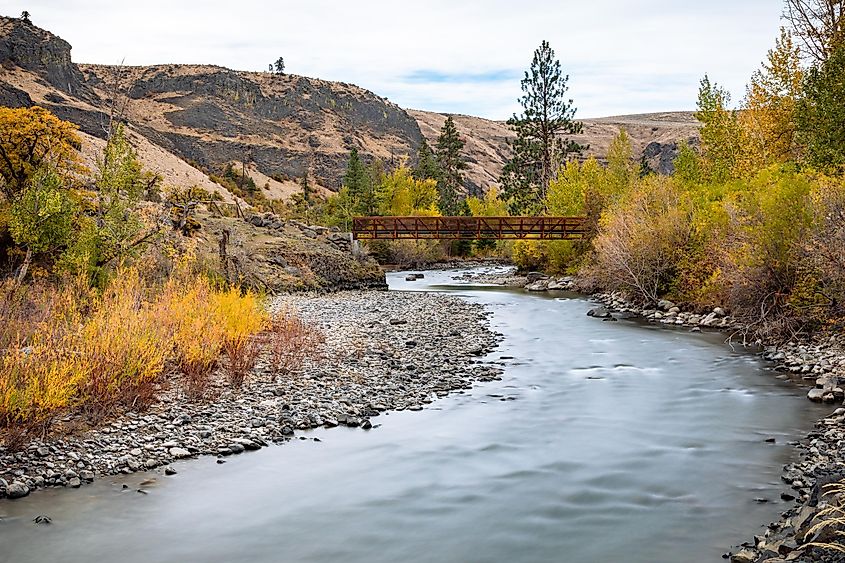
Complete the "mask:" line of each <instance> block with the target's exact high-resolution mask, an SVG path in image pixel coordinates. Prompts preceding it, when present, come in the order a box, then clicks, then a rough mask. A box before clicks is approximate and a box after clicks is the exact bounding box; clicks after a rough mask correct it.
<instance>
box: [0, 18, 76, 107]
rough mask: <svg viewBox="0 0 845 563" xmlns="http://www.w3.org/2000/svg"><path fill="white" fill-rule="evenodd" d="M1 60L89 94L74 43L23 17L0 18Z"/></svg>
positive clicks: (73, 92) (70, 90) (69, 90)
mask: <svg viewBox="0 0 845 563" xmlns="http://www.w3.org/2000/svg"><path fill="white" fill-rule="evenodd" d="M0 63H2V64H3V65H4V66H7V65H13V66H18V67H20V68H22V69H25V70H29V71H32V72H35V73H37V74H38V75H39V76H41V77H42V78H43V79H44V80H45V81H46V82H47V83H49V84H50V85H51V86H53V87H55V88H57V89H59V90H61V91H63V92H66V93H68V94H71V95H84V94H85V92H84V88H83V87H82V73H81V72H79V69H78V68H77V67H76V65H75V64H73V62H72V61H71V59H70V43H68V42H67V41H65V40H64V39H62V38H60V37H58V36H56V35H53V34H52V33H50V32H49V31H45V30H43V29H40V28H38V27H35V26H34V25H32V24H29V23H26V22H23V21H21V20H19V19H15V18H6V17H0Z"/></svg>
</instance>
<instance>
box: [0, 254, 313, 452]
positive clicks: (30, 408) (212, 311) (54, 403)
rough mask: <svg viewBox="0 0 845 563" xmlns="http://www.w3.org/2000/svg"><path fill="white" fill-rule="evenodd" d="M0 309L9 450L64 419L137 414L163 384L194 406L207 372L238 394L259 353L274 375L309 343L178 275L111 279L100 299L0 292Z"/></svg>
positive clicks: (255, 301)
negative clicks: (266, 355) (267, 355)
mask: <svg viewBox="0 0 845 563" xmlns="http://www.w3.org/2000/svg"><path fill="white" fill-rule="evenodd" d="M0 303H1V304H2V307H3V311H2V313H3V318H4V319H5V321H6V322H4V323H3V325H2V326H0V349H2V350H3V354H2V355H0V431H2V432H3V433H4V436H5V443H6V447H7V448H12V449H16V448H19V447H21V446H23V445H24V444H25V443H26V442H27V441H28V440H31V439H32V438H33V437H43V436H44V435H46V434H47V433H48V432H49V430H50V429H51V427H52V426H53V424H54V423H55V422H56V421H57V420H58V419H59V418H62V419H65V420H66V419H67V416H68V415H76V417H75V419H74V420H75V421H76V422H83V423H85V424H97V423H99V422H100V421H102V420H104V419H106V418H109V417H112V416H114V415H116V414H119V413H121V412H123V411H125V410H130V409H136V410H143V409H144V408H145V407H146V406H148V405H149V404H150V403H151V402H152V401H153V400H155V398H156V396H157V394H158V393H159V392H160V390H161V388H162V385H163V384H164V383H165V376H166V375H168V374H169V373H173V372H175V373H178V374H179V377H178V378H176V379H175V381H176V382H178V384H179V385H181V386H183V388H184V390H185V393H186V395H187V396H189V397H191V398H195V399H200V398H202V397H203V396H204V395H205V394H206V391H207V388H208V385H209V381H210V377H211V374H212V372H213V371H214V370H215V369H216V368H217V367H218V365H219V366H221V367H222V368H223V370H224V371H225V373H226V376H227V378H228V381H229V383H230V385H232V386H233V387H239V386H240V385H242V384H243V382H244V380H245V378H246V377H248V375H249V373H250V371H251V370H252V367H253V366H254V364H255V361H256V358H257V355H258V354H259V353H260V352H261V351H262V350H264V349H266V350H269V351H271V352H272V353H273V354H274V365H277V366H279V368H280V369H281V367H282V363H283V362H285V361H287V360H288V359H289V355H290V354H289V353H288V352H289V351H290V350H301V352H302V353H306V354H307V353H309V352H311V351H312V350H313V346H312V344H314V343H316V342H317V340H318V338H316V337H315V338H314V339H308V338H304V336H306V335H307V333H308V331H307V329H306V328H305V327H304V326H302V325H301V323H297V322H296V319H295V318H293V317H291V316H290V315H279V316H277V317H275V318H273V319H270V317H269V315H268V313H267V312H266V310H265V308H264V306H263V304H262V300H261V299H260V298H259V296H257V295H255V294H254V293H252V292H249V291H242V290H240V289H239V288H235V287H225V286H218V285H216V284H214V283H213V282H212V281H210V280H209V279H208V278H207V277H205V276H203V275H200V274H198V273H196V272H195V271H193V270H192V269H191V268H189V267H187V266H178V267H177V268H176V269H175V270H174V271H172V272H171V273H170V274H169V275H167V276H166V277H165V278H164V279H162V280H155V279H153V280H150V279H146V278H145V277H144V276H142V275H141V273H140V270H139V268H137V267H130V268H122V269H118V270H117V271H116V272H115V273H114V275H113V278H112V280H111V281H110V282H108V284H107V285H106V286H105V287H104V288H103V289H102V290H96V289H92V288H90V287H88V286H87V285H86V284H85V283H84V282H82V281H79V282H72V281H70V282H65V283H62V284H59V285H58V286H54V285H51V284H49V285H48V284H44V285H41V284H34V285H31V286H23V287H19V288H18V287H14V285H13V284H11V283H8V284H7V287H5V289H4V294H3V295H0ZM221 357H222V360H221ZM290 367H292V366H289V369H290ZM171 381H174V380H171Z"/></svg>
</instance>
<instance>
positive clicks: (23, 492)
mask: <svg viewBox="0 0 845 563" xmlns="http://www.w3.org/2000/svg"><path fill="white" fill-rule="evenodd" d="M28 494H29V487H27V486H26V485H25V484H24V483H21V482H20V481H15V482H13V483H10V484H9V486H8V487H6V496H7V497H9V498H11V499H16V498H23V497H25V496H27V495H28Z"/></svg>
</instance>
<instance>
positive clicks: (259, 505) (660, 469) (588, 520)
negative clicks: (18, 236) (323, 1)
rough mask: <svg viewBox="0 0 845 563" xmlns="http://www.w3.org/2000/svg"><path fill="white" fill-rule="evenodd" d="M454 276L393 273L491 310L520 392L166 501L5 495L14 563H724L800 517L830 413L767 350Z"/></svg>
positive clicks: (8, 555) (499, 390)
mask: <svg viewBox="0 0 845 563" xmlns="http://www.w3.org/2000/svg"><path fill="white" fill-rule="evenodd" d="M452 275H454V273H451V274H450V273H446V272H428V273H427V274H426V279H425V280H420V281H417V282H413V283H411V282H405V281H404V275H403V274H401V273H396V274H389V276H388V277H389V282H390V285H391V288H392V289H394V290H411V289H413V290H420V289H427V290H432V289H434V290H438V291H448V292H450V293H453V294H456V295H460V296H463V297H465V298H466V299H470V300H472V301H476V302H480V303H484V304H485V305H486V306H488V307H489V309H490V310H491V311H492V312H493V313H494V314H493V316H492V323H493V326H494V329H495V330H497V331H499V332H502V333H503V334H504V335H505V340H504V342H503V343H502V345H501V347H500V348H499V349H498V350H496V351H495V353H493V354H491V356H490V357H489V359H490V360H494V361H501V362H502V363H504V364H505V365H506V366H507V367H506V371H505V374H504V377H503V380H502V381H498V382H493V383H486V384H481V385H478V386H476V387H475V388H474V389H473V390H472V391H469V392H466V393H462V394H456V395H452V396H450V397H448V398H446V399H443V400H440V401H436V402H435V403H433V404H431V405H429V406H428V407H427V408H426V409H424V410H423V411H421V412H398V413H392V414H389V415H387V416H382V417H379V418H378V419H374V422H377V423H378V424H379V425H380V426H379V427H378V428H377V429H375V430H372V431H369V432H365V431H362V430H360V429H358V430H352V429H345V428H336V429H331V430H318V431H314V432H310V433H308V434H307V435H308V436H309V437H319V439H320V440H321V441H320V442H315V441H313V440H307V441H294V442H291V443H289V444H286V445H284V446H281V447H270V448H265V449H263V450H261V451H259V452H255V453H250V454H245V455H241V456H237V457H235V458H230V459H229V460H228V463H226V464H225V465H217V464H216V463H215V461H214V459H211V458H206V459H200V460H194V461H186V462H181V463H178V464H175V467H176V468H177V469H178V471H179V474H178V475H176V476H173V477H168V478H159V479H158V484H157V485H156V486H155V487H153V488H151V489H150V494H148V495H140V494H137V493H135V492H133V490H134V489H135V488H137V486H138V483H139V482H141V481H142V480H144V479H145V478H147V477H148V476H146V475H143V474H138V475H132V476H129V477H126V478H120V479H118V478H115V479H111V480H110V479H102V480H100V481H98V482H95V483H94V484H93V485H90V486H86V487H83V488H81V489H78V490H67V491H66V490H53V491H43V492H38V493H36V494H33V495H32V496H30V497H29V498H28V499H25V500H22V501H5V502H3V503H0V517H2V520H0V561H2V562H16V563H17V562H38V563H43V562H67V563H76V562H80V563H81V562H86V563H87V562H98V563H108V562H113V561H114V562H120V563H135V562H138V563H154V562H168V563H170V562H183V561H185V562H186V561H202V562H221V563H223V562H226V563H232V562H241V561H243V562H277V561H278V562H287V561H291V562H296V561H314V562H334V561H343V562H405V561H407V562H494V561H495V562H498V561H503V562H547V561H548V562H551V561H560V562H568V563H581V562H584V563H592V562H602V563H603V562H628V563H637V562H643V563H646V562H648V563H660V562H706V561H713V562H716V561H721V559H720V555H721V554H722V553H724V552H725V551H726V550H727V549H728V548H729V547H730V544H732V543H736V542H738V541H741V540H744V539H746V538H750V536H751V535H752V534H753V533H759V532H760V528H759V526H760V525H761V524H763V523H766V522H769V521H771V520H773V519H774V518H775V517H776V515H777V513H778V512H780V511H782V510H784V509H785V508H786V506H787V505H786V504H784V503H782V502H781V501H780V498H779V495H780V492H781V491H782V490H784V489H783V485H782V483H781V482H780V479H779V476H780V469H781V465H783V464H784V463H787V462H789V461H790V459H791V456H792V455H793V452H792V448H791V447H789V446H788V445H787V444H786V442H788V441H790V440H794V439H798V438H800V437H803V436H804V435H805V434H806V432H807V430H808V429H809V428H811V426H812V423H813V422H814V421H815V420H816V419H817V418H819V417H820V416H822V415H823V414H824V413H826V412H827V409H824V408H823V407H816V406H814V405H811V404H810V403H809V402H808V401H807V400H806V399H805V398H804V397H803V391H801V390H799V389H796V388H795V387H794V386H792V385H791V384H789V383H784V382H781V381H779V380H778V379H776V378H774V377H772V374H771V373H769V372H767V371H765V369H764V366H763V365H762V364H761V363H760V362H759V361H758V360H757V359H756V358H755V357H753V356H751V355H749V354H746V353H743V352H741V351H733V350H732V349H731V348H730V347H728V346H727V345H725V344H724V343H723V342H722V340H723V337H722V336H720V335H718V334H712V335H707V334H705V335H702V334H690V333H689V332H687V331H685V330H671V329H666V328H658V327H654V326H649V325H645V324H642V323H639V322H635V321H620V322H615V323H612V322H601V321H599V320H597V319H592V318H589V317H587V316H586V315H585V313H586V311H587V310H588V309H590V308H591V304H590V303H589V302H588V301H586V300H584V299H581V298H578V297H577V296H574V295H565V294H558V295H556V296H553V295H543V296H537V295H528V294H525V293H523V292H522V291H508V290H504V289H501V288H484V287H471V286H457V285H454V283H453V282H452V281H451V276H452ZM418 322H421V323H424V322H425V320H424V319H420V320H419V321H418ZM502 356H506V357H507V356H512V357H513V359H503V360H500V358H501V357H502ZM766 438H775V439H776V443H774V444H772V443H767V442H766ZM124 483H126V484H128V485H129V489H128V490H122V489H121V486H122V484H124ZM756 498H765V499H768V500H769V502H767V503H759V502H756V501H755V499H756ZM38 514H48V515H49V516H51V517H52V519H53V524H52V525H49V526H38V525H36V524H34V523H32V518H33V517H34V516H36V515H38Z"/></svg>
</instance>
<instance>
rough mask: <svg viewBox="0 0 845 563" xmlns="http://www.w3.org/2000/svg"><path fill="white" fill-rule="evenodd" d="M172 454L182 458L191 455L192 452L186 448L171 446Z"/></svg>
mask: <svg viewBox="0 0 845 563" xmlns="http://www.w3.org/2000/svg"><path fill="white" fill-rule="evenodd" d="M170 455H172V456H173V457H175V458H176V459H182V458H184V457H190V456H191V452H189V451H188V450H186V449H185V448H178V447H176V448H170Z"/></svg>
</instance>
